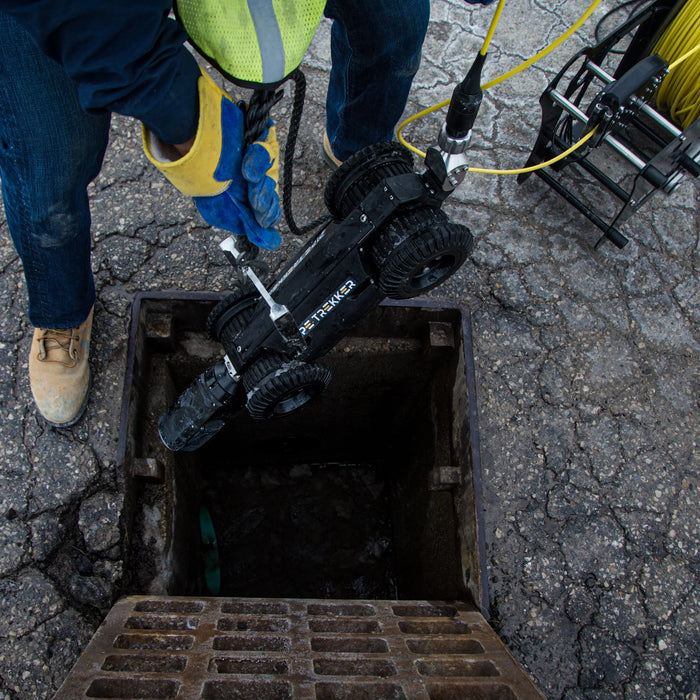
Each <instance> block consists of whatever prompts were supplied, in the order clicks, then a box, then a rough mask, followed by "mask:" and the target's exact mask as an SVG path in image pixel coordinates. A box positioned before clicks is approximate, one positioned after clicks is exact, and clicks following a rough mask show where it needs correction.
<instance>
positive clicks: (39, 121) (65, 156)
mask: <svg viewBox="0 0 700 700" xmlns="http://www.w3.org/2000/svg"><path fill="white" fill-rule="evenodd" d="M108 135H109V115H108V114H103V115H97V116H96V115H89V114H87V113H86V112H84V111H83V110H82V109H81V107H80V105H79V103H78V96H77V90H76V86H75V84H74V82H73V81H72V80H71V79H70V78H69V77H68V76H67V75H66V73H65V72H64V71H63V69H62V68H61V67H60V66H59V65H58V64H57V63H55V62H54V61H52V60H51V59H49V58H47V57H46V56H45V55H44V54H43V53H42V52H41V51H40V50H39V49H38V48H37V46H36V44H34V42H33V41H32V39H31V38H30V37H29V35H28V34H27V33H26V32H25V31H24V30H23V29H22V28H21V27H20V26H19V25H18V24H17V23H16V22H15V21H14V20H13V19H12V18H11V17H9V16H8V15H6V14H4V13H3V12H0V177H2V195H3V200H4V203H5V214H6V216H7V223H8V226H9V229H10V234H11V236H12V240H13V242H14V244H15V248H16V249H17V252H18V253H19V255H20V257H21V259H22V264H23V267H24V276H25V279H26V282H27V293H28V296H29V319H30V321H31V322H32V324H33V325H35V326H40V327H42V328H74V327H76V326H79V325H80V324H81V323H82V322H83V321H84V320H85V319H86V318H87V315H88V313H89V312H90V308H91V307H92V305H93V303H94V301H95V285H94V282H93V278H92V269H91V266H90V247H91V238H90V209H89V206H88V197H87V189H86V188H87V185H88V183H89V182H90V181H91V180H93V179H94V178H95V177H96V176H97V174H98V173H99V171H100V167H101V165H102V158H103V156H104V152H105V149H106V147H107V139H108Z"/></svg>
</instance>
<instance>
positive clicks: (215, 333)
mask: <svg viewBox="0 0 700 700" xmlns="http://www.w3.org/2000/svg"><path fill="white" fill-rule="evenodd" d="M258 299H259V297H258V296H256V295H255V293H254V292H252V291H251V290H250V289H245V288H239V289H236V290H235V291H233V292H231V293H230V294H227V295H226V296H225V297H224V298H223V299H222V300H221V301H220V302H218V304H216V306H214V308H213V309H212V310H211V311H210V312H209V316H207V333H208V334H209V336H210V337H211V338H212V339H213V340H216V341H219V342H221V343H223V344H225V341H226V340H227V339H231V338H234V337H235V336H237V335H238V334H239V333H240V332H241V331H242V330H243V329H244V328H245V327H246V326H247V325H248V323H249V322H250V319H251V318H252V317H253V310H254V307H255V304H256V303H257V301H258Z"/></svg>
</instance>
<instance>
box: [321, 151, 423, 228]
mask: <svg viewBox="0 0 700 700" xmlns="http://www.w3.org/2000/svg"><path fill="white" fill-rule="evenodd" d="M410 172H413V156H412V155H411V153H410V151H408V150H407V149H405V148H404V147H403V146H402V145H401V144H400V143H395V142H393V141H384V142H382V143H377V144H374V145H372V146H367V147H366V148H363V149H362V150H361V151H358V152H357V153H354V154H353V155H351V156H350V158H348V159H347V160H346V161H345V162H344V163H343V164H342V165H341V166H340V167H339V168H338V169H337V170H336V171H335V172H334V173H333V175H331V177H330V179H329V180H328V184H327V185H326V190H325V193H324V200H325V202H326V206H327V207H328V211H329V212H330V213H331V215H332V216H333V218H335V219H337V220H342V219H344V218H345V217H346V216H347V215H348V214H349V213H350V212H351V211H352V210H353V209H354V208H355V207H356V206H357V205H358V204H359V203H360V202H361V201H362V200H363V199H364V198H365V197H366V196H367V195H368V194H369V193H370V192H371V191H372V190H373V189H374V188H375V187H376V186H377V185H378V184H379V183H380V182H381V181H382V180H383V179H384V178H386V177H391V176H392V175H402V174H404V173H410Z"/></svg>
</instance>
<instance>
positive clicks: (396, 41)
mask: <svg viewBox="0 0 700 700" xmlns="http://www.w3.org/2000/svg"><path fill="white" fill-rule="evenodd" d="M325 14H326V16H327V17H329V18H330V19H332V20H333V26H332V28H331V59H332V67H331V76H330V82H329V84H328V94H327V97H326V132H327V133H328V140H329V141H330V144H331V149H332V151H333V154H334V155H335V157H336V158H339V159H340V160H345V159H346V158H348V157H349V156H351V155H352V154H353V153H355V152H357V151H359V150H360V149H361V148H364V147H365V146H368V145H369V144H372V143H378V142H380V141H390V140H391V139H393V138H394V129H395V127H396V124H397V123H398V121H399V119H400V118H401V114H402V112H403V110H404V107H405V106H406V100H407V98H408V93H409V91H410V89H411V83H412V81H413V77H414V76H415V74H416V72H417V71H418V67H419V65H420V57H421V49H422V48H423V39H424V38H425V33H426V31H427V29H428V20H429V18H430V1H429V0H349V1H348V0H328V2H327V3H326V11H325Z"/></svg>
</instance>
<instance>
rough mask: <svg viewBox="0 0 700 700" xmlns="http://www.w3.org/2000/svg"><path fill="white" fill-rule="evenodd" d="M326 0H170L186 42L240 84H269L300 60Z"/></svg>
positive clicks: (273, 82) (280, 78) (290, 69)
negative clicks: (186, 35)
mask: <svg viewBox="0 0 700 700" xmlns="http://www.w3.org/2000/svg"><path fill="white" fill-rule="evenodd" d="M325 5H326V0H175V13H176V15H177V17H178V19H179V21H180V22H181V24H182V25H183V27H184V28H185V31H186V32H187V34H188V36H189V39H190V43H191V44H192V45H193V46H194V47H195V48H196V49H197V50H198V51H199V52H200V53H201V54H202V55H203V56H204V57H205V58H206V59H207V60H209V61H210V62H211V63H212V65H214V66H216V68H218V69H219V70H220V71H221V72H222V73H223V74H224V75H225V76H226V77H227V78H229V79H230V80H232V81H233V82H235V83H236V84H238V85H241V86H243V87H259V86H260V85H265V86H269V87H272V86H274V85H277V84H279V83H280V82H282V81H283V80H284V79H285V78H286V77H287V76H288V75H289V74H290V73H291V72H292V71H293V70H294V69H295V68H297V67H298V66H299V64H300V63H301V60H302V58H303V57H304V54H305V53H306V49H307V48H308V47H309V44H310V43H311V40H312V39H313V36H314V33H315V31H316V28H317V27H318V24H319V22H320V21H321V17H322V16H323V9H324V7H325Z"/></svg>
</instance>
